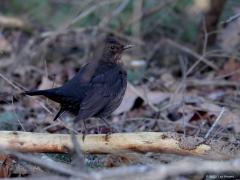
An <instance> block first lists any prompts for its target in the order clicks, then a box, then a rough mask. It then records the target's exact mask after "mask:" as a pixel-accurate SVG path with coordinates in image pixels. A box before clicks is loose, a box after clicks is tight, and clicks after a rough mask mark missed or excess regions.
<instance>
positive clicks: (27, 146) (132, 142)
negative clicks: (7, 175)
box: [0, 131, 240, 159]
mask: <svg viewBox="0 0 240 180" xmlns="http://www.w3.org/2000/svg"><path fill="white" fill-rule="evenodd" d="M76 138H77V141H78V143H79V144H80V147H81V150H82V151H83V152H85V153H96V154H107V153H124V152H140V153H146V152H156V153H173V154H180V155H192V156H200V157H203V158H210V159H229V158H232V157H234V156H236V155H237V154H239V152H240V148H239V145H236V144H235V145H232V144H230V143H229V142H224V141H211V142H209V143H204V139H203V138H199V137H184V136H182V135H180V134H176V133H161V132H139V133H116V134H111V135H109V136H106V135H105V134H98V135H97V134H92V135H87V136H86V138H85V140H84V142H83V140H82V135H77V136H76ZM0 147H1V148H6V149H11V150H17V151H21V152H55V153H66V152H68V151H69V150H70V149H73V143H72V140H71V136H70V135H68V134H45V133H31V132H13V131H0Z"/></svg>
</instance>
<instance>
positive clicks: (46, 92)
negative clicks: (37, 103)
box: [22, 89, 55, 97]
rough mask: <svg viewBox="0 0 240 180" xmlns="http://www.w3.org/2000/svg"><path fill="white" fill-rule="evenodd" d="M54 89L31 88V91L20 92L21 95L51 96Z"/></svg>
mask: <svg viewBox="0 0 240 180" xmlns="http://www.w3.org/2000/svg"><path fill="white" fill-rule="evenodd" d="M54 92H55V91H54V89H46V90H31V91H25V92H22V95H28V96H39V95H41V96H47V97H48V96H51V95H54Z"/></svg>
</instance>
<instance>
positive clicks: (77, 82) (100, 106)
mask: <svg viewBox="0 0 240 180" xmlns="http://www.w3.org/2000/svg"><path fill="white" fill-rule="evenodd" d="M130 47H132V45H124V44H123V43H121V42H120V41H119V40H118V39H116V37H114V36H107V37H106V39H105V45H104V46H103V50H102V55H101V56H100V58H99V59H98V60H96V59H95V61H92V62H89V63H87V64H86V65H85V66H83V67H82V68H81V69H80V70H79V72H78V73H77V74H76V75H75V76H74V77H73V78H72V79H71V80H69V81H67V82H66V83H65V84H64V85H63V86H61V87H57V88H52V89H46V90H31V91H26V92H24V93H23V94H25V95H29V96H36V95H42V96H45V97H47V98H49V99H51V100H52V101H55V102H57V103H59V104H60V110H59V111H58V113H57V114H56V116H55V117H54V120H56V119H57V118H58V117H59V116H61V115H62V114H63V113H64V112H65V111H67V112H70V113H72V114H74V115H76V117H75V119H74V123H76V122H78V121H83V123H84V126H85V130H87V129H86V125H85V120H86V119H88V118H90V117H96V118H100V119H101V120H103V121H104V123H106V124H107V125H108V126H109V124H108V123H107V122H106V120H105V118H106V117H108V116H109V115H110V114H111V113H112V112H113V111H114V110H115V109H116V108H117V107H118V106H119V105H120V103H121V102H122V99H123V96H124V93H125V90H126V87H127V72H126V71H125V70H124V68H123V67H122V65H121V61H120V60H121V55H122V53H123V51H124V50H126V49H128V48H130Z"/></svg>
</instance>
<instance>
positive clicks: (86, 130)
mask: <svg viewBox="0 0 240 180" xmlns="http://www.w3.org/2000/svg"><path fill="white" fill-rule="evenodd" d="M85 120H86V119H83V120H82V121H83V126H84V131H83V130H82V134H83V136H82V140H83V141H84V140H85V137H86V134H87V133H88V128H87V125H86V122H85Z"/></svg>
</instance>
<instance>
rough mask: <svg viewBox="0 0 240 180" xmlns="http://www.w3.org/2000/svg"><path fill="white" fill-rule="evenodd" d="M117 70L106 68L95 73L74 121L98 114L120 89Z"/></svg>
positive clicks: (120, 82) (120, 79) (120, 80)
mask: <svg viewBox="0 0 240 180" xmlns="http://www.w3.org/2000/svg"><path fill="white" fill-rule="evenodd" d="M119 73H122V72H121V71H119V69H118V68H108V69H105V71H104V72H102V71H101V73H96V74H95V75H94V76H93V78H92V80H91V81H90V83H89V90H88V91H87V92H85V95H86V96H85V97H84V98H83V100H82V102H81V104H80V110H79V114H78V116H77V118H76V120H81V119H86V118H89V117H92V116H94V115H96V114H97V113H99V111H101V110H102V109H103V108H104V107H105V106H106V105H107V104H108V103H109V101H111V100H112V99H113V98H114V97H115V96H116V95H118V94H119V92H120V91H121V88H122V83H123V82H122V78H119V77H120V76H119Z"/></svg>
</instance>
